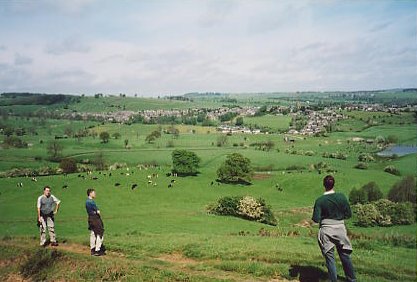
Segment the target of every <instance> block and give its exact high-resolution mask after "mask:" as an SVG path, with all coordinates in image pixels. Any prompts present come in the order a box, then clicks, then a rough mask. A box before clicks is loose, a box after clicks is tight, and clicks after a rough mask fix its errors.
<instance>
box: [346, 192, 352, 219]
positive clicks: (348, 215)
mask: <svg viewBox="0 0 417 282" xmlns="http://www.w3.org/2000/svg"><path fill="white" fill-rule="evenodd" d="M344 213H345V214H344V216H345V219H348V218H351V217H352V210H351V209H350V205H349V202H348V200H347V199H346V197H345V212H344Z"/></svg>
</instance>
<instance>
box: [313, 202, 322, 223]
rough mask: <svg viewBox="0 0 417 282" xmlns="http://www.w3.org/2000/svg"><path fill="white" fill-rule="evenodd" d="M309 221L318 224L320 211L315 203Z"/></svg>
mask: <svg viewBox="0 0 417 282" xmlns="http://www.w3.org/2000/svg"><path fill="white" fill-rule="evenodd" d="M311 219H312V220H313V221H314V222H316V223H320V219H321V209H320V205H318V204H317V201H316V202H315V203H314V210H313V216H312V218H311Z"/></svg>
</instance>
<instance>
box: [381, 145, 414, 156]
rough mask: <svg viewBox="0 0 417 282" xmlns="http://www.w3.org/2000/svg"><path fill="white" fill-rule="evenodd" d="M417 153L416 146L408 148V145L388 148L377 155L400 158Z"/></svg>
mask: <svg viewBox="0 0 417 282" xmlns="http://www.w3.org/2000/svg"><path fill="white" fill-rule="evenodd" d="M414 153H417V147H416V146H409V145H408V146H407V145H395V146H391V147H388V148H386V149H385V150H383V151H381V152H378V153H377V155H378V156H380V157H391V156H392V155H397V156H399V157H402V156H405V155H409V154H414Z"/></svg>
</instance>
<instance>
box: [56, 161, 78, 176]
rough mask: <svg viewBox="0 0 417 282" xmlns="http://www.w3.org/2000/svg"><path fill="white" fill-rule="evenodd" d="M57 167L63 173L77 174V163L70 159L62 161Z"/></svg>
mask: <svg viewBox="0 0 417 282" xmlns="http://www.w3.org/2000/svg"><path fill="white" fill-rule="evenodd" d="M59 167H60V168H61V169H62V171H63V172H65V173H74V172H77V162H76V161H75V160H74V159H72V158H66V159H62V160H61V162H60V164H59Z"/></svg>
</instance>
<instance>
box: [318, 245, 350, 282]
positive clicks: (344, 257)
mask: <svg viewBox="0 0 417 282" xmlns="http://www.w3.org/2000/svg"><path fill="white" fill-rule="evenodd" d="M337 252H338V254H339V258H340V261H341V262H342V266H343V270H344V272H345V276H346V280H347V281H349V282H355V281H356V277H355V271H354V270H353V265H352V261H351V259H350V253H351V252H352V251H350V250H343V249H342V248H341V247H337ZM324 257H325V259H326V266H327V270H328V271H329V280H330V281H332V282H337V270H336V261H335V258H334V248H332V249H330V251H328V252H327V253H325V254H324Z"/></svg>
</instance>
